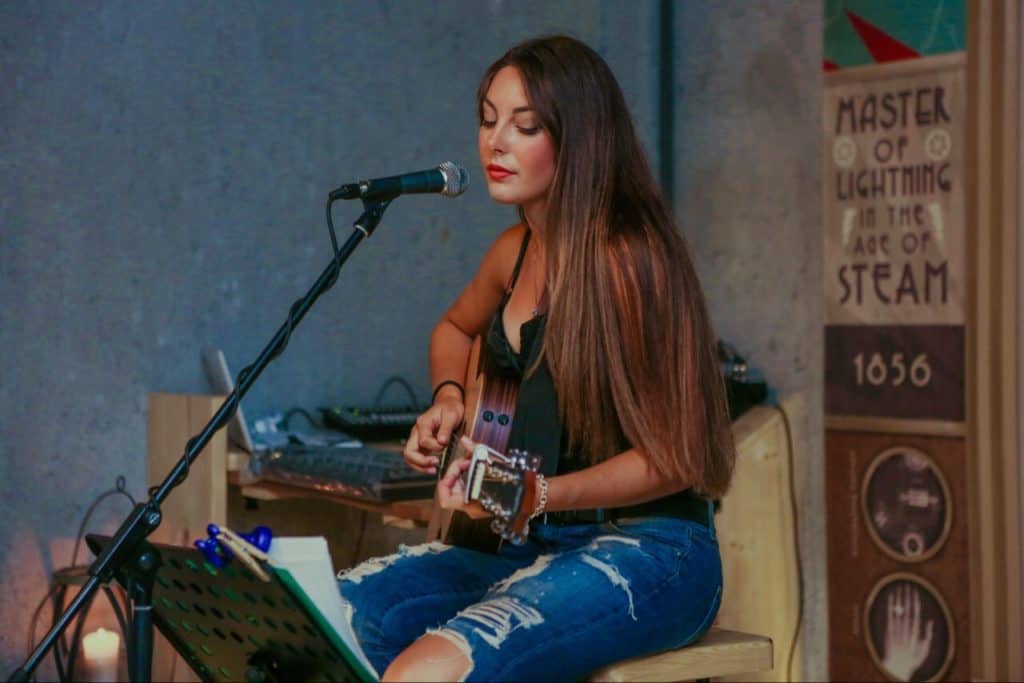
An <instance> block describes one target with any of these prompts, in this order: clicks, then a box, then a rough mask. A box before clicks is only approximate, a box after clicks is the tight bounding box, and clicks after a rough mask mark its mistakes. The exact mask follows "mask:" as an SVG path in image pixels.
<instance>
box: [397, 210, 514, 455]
mask: <svg viewBox="0 0 1024 683" xmlns="http://www.w3.org/2000/svg"><path fill="white" fill-rule="evenodd" d="M525 230H526V228H525V226H523V225H516V226H513V227H511V228H508V229H507V230H505V231H504V232H502V233H501V235H499V236H498V239H496V240H495V241H494V244H492V245H491V248H490V249H489V250H488V251H487V254H486V255H485V256H484V258H483V261H481V263H480V267H479V268H478V269H477V273H476V275H475V276H474V277H473V279H472V280H471V281H470V282H469V284H468V285H466V288H465V289H464V290H462V293H461V294H459V297H458V298H457V299H456V300H455V303H453V304H452V305H451V307H450V308H449V309H448V310H447V311H445V312H444V315H442V316H441V319H440V320H439V321H438V323H437V325H435V326H434V331H433V333H432V334H431V336H430V349H429V352H428V358H429V363H430V381H431V386H432V387H436V386H437V385H438V384H440V383H441V382H443V381H445V380H454V381H456V382H458V383H459V384H460V385H461V384H463V383H464V382H465V379H466V370H467V367H466V366H467V364H468V362H469V352H470V349H471V348H472V345H473V338H474V337H475V336H477V335H478V334H481V333H482V332H483V331H484V330H485V329H486V328H487V323H488V322H489V321H490V319H491V316H493V315H494V311H495V310H497V308H498V305H499V304H500V303H501V297H502V293H503V291H504V286H505V282H506V281H507V279H508V278H509V277H510V276H511V273H512V268H513V267H514V265H515V259H516V254H518V251H519V245H520V243H521V242H522V239H523V232H524V231H525ZM463 399H464V397H463V396H462V394H461V393H460V392H459V390H458V389H457V388H456V387H454V386H452V385H446V386H444V387H443V388H442V389H441V390H440V391H439V392H438V393H437V396H436V397H435V399H434V404H433V405H432V406H431V407H430V408H429V409H428V410H427V411H426V412H424V413H423V414H422V415H420V417H419V418H418V419H417V421H416V425H415V426H414V427H413V428H412V431H411V432H410V434H409V438H408V440H407V441H406V444H405V449H404V451H403V455H404V456H405V460H406V462H407V463H408V464H409V465H410V466H411V467H412V468H413V469H415V470H418V471H420V472H433V471H434V469H433V468H434V467H435V466H436V465H437V462H438V458H437V457H436V455H435V454H436V453H438V452H439V451H440V450H441V449H443V448H444V447H445V445H446V444H447V443H448V439H449V438H450V436H451V433H452V430H454V429H455V428H456V427H458V425H459V423H461V422H462V416H463V414H464V412H465V406H464V405H463Z"/></svg>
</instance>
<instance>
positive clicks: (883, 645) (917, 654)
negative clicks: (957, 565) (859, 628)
mask: <svg viewBox="0 0 1024 683" xmlns="http://www.w3.org/2000/svg"><path fill="white" fill-rule="evenodd" d="M864 639H865V640H866V641H867V646H868V651H869V652H870V653H871V659H872V660H873V661H874V663H875V666H877V667H878V668H879V670H880V671H882V673H884V674H885V675H886V676H887V677H888V678H889V679H890V680H894V681H937V680H940V679H941V678H942V676H943V675H945V673H946V671H947V669H949V666H950V664H952V663H953V654H954V652H955V651H956V642H955V639H956V634H955V631H954V630H953V616H952V613H951V612H950V611H949V606H948V605H947V604H946V601H945V600H943V598H942V596H941V595H939V592H938V590H936V588H935V586H933V585H932V584H931V583H929V582H928V581H926V580H925V579H923V578H922V577H920V576H915V575H914V574H908V573H902V572H901V573H897V574H890V575H889V576H885V577H883V578H882V579H881V580H880V581H879V582H878V583H877V584H875V587H874V588H873V589H871V594H870V595H869V596H868V599H867V602H865V603H864Z"/></svg>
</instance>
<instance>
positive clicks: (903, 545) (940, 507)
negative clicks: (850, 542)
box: [860, 446, 953, 562]
mask: <svg viewBox="0 0 1024 683" xmlns="http://www.w3.org/2000/svg"><path fill="white" fill-rule="evenodd" d="M860 508H861V512H862V513H863V515H864V522H865V526H866V527H867V530H868V534H869V535H870V536H871V540H872V541H874V542H875V544H876V545H877V546H878V547H879V548H881V550H882V552H884V553H885V554H886V555H888V556H889V557H892V558H893V559H896V560H899V561H900V562H923V561H925V560H927V559H928V558H930V557H932V556H933V555H935V553H937V552H938V551H939V549H940V548H941V547H942V546H943V544H944V543H945V542H946V539H947V538H948V537H949V531H950V528H951V527H952V522H953V510H952V498H951V497H950V493H949V484H948V483H947V482H946V477H945V476H944V475H943V474H942V471H941V470H940V469H939V467H938V465H937V464H936V463H935V461H934V460H933V459H932V458H931V457H930V456H928V455H927V454H925V453H924V452H923V451H921V450H918V449H917V448H911V447H909V446H897V447H895V448H889V449H886V450H884V451H882V452H881V453H879V454H878V455H876V456H875V458H874V460H872V461H871V464H870V465H869V466H868V470H867V473H866V474H865V475H864V480H863V482H861V495H860Z"/></svg>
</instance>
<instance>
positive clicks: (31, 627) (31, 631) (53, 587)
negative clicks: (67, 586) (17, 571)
mask: <svg viewBox="0 0 1024 683" xmlns="http://www.w3.org/2000/svg"><path fill="white" fill-rule="evenodd" d="M61 588H62V586H61V585H60V584H57V583H52V584H50V590H49V592H47V594H46V595H44V596H43V599H42V600H40V601H39V604H38V605H36V610H35V612H33V613H32V619H30V620H29V623H28V645H27V647H26V648H25V658H26V659H28V657H29V656H30V655H31V654H32V648H33V647H34V646H35V633H36V626H37V625H38V623H39V613H40V612H42V611H43V606H44V605H46V602H47V601H48V600H49V599H50V598H54V599H56V595H55V594H56V593H57V592H59V591H60V589H61ZM54 614H56V605H54ZM58 642H59V641H58ZM55 659H56V656H55ZM57 670H58V673H60V671H61V667H60V665H59V663H58V667H57Z"/></svg>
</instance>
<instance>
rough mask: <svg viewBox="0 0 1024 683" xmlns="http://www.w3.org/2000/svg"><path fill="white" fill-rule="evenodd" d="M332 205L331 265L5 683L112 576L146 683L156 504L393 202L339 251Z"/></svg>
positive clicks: (372, 212)
mask: <svg viewBox="0 0 1024 683" xmlns="http://www.w3.org/2000/svg"><path fill="white" fill-rule="evenodd" d="M336 199H338V197H335V196H333V193H332V196H329V198H328V201H327V224H328V227H329V229H330V234H331V242H332V245H333V247H334V258H333V259H331V262H330V263H329V264H328V265H327V267H326V268H325V269H324V270H323V272H322V273H321V274H320V277H319V278H317V280H316V282H315V283H314V284H313V286H312V287H311V288H310V289H309V291H308V292H307V293H306V295H305V296H304V297H303V298H301V299H299V300H297V301H296V302H295V303H294V304H292V307H291V309H290V310H289V312H288V319H287V320H286V321H285V322H284V324H282V325H281V327H279V328H278V330H277V333H276V334H275V335H274V337H273V338H272V339H271V340H270V342H269V343H268V344H267V345H266V346H265V347H264V348H263V351H262V352H260V355H259V357H258V358H257V359H256V361H255V362H253V363H252V364H251V365H250V366H248V367H246V368H245V369H243V370H242V371H241V372H240V373H238V379H237V382H236V384H235V389H234V391H232V392H231V393H230V394H229V395H228V397H227V398H226V399H225V400H224V403H222V404H221V406H220V408H219V409H218V410H217V412H216V414H214V416H213V417H212V418H210V421H209V422H207V423H206V426H205V427H203V429H202V430H201V431H200V432H199V433H198V434H197V435H195V436H193V437H192V438H191V439H189V441H188V442H187V444H186V446H185V454H184V455H183V456H182V457H181V460H179V461H178V463H177V464H176V465H175V466H174V468H173V469H172V470H171V472H170V473H169V474H168V475H167V477H166V478H165V479H164V481H163V483H161V484H160V485H159V486H154V487H152V488H150V489H149V495H150V498H149V500H148V501H147V502H145V503H139V504H138V505H136V506H135V508H134V510H133V511H132V512H131V514H129V515H128V517H127V519H125V521H124V522H123V523H122V524H121V527H120V528H119V529H118V530H117V533H116V534H115V535H114V537H113V538H112V539H111V540H110V542H109V543H108V544H107V545H106V547H105V548H104V549H103V552H101V553H100V555H99V557H97V558H96V561H95V562H93V563H92V565H91V566H90V567H89V579H88V581H87V582H86V583H85V585H84V586H83V587H82V589H81V590H79V592H78V594H77V595H76V596H75V599H74V600H72V602H71V604H70V605H69V606H68V608H67V610H65V612H64V614H63V615H61V617H60V619H59V620H58V621H57V623H56V624H55V625H54V627H53V628H52V629H51V630H50V632H49V633H48V634H47V635H46V637H45V638H43V640H42V642H41V643H40V644H39V645H38V646H37V647H36V649H35V651H33V652H32V654H31V655H30V656H29V658H28V659H27V660H25V663H24V664H23V665H22V666H21V667H20V668H18V669H15V670H14V671H13V672H12V673H11V675H10V677H9V678H8V679H7V680H8V681H19V682H20V681H28V680H29V677H30V676H31V675H32V672H34V671H35V670H36V668H37V667H38V666H39V664H40V662H41V661H42V659H43V657H45V656H46V653H47V652H48V651H49V650H50V648H51V647H53V645H54V643H55V642H56V640H57V639H58V638H59V637H60V636H61V634H62V633H63V632H64V630H65V629H66V628H67V627H68V625H69V624H71V622H72V621H73V620H74V618H75V616H76V615H77V614H78V612H79V611H81V610H82V609H83V607H84V606H86V605H88V604H89V602H90V601H91V600H92V597H93V595H94V594H95V593H96V591H97V590H98V589H99V587H100V585H102V584H106V583H109V582H110V580H111V579H112V578H114V577H115V576H117V577H118V578H119V579H122V583H123V584H124V585H125V586H126V587H127V588H128V595H129V598H130V600H131V601H132V614H131V633H130V634H129V643H128V666H129V672H130V673H129V676H130V678H131V680H132V681H137V682H141V683H148V682H149V681H150V679H151V677H152V663H153V662H152V659H153V617H152V612H151V608H152V600H153V581H154V578H155V575H156V571H157V569H159V567H160V562H161V561H160V553H159V552H158V551H157V550H156V548H154V547H153V546H152V545H151V544H150V543H148V542H147V541H146V537H148V536H149V535H150V534H151V533H153V531H154V530H155V529H156V528H157V527H158V526H159V525H160V520H161V518H162V515H161V512H160V504H161V503H162V502H163V501H164V500H165V499H166V498H167V496H168V495H170V493H171V491H172V490H173V489H174V488H175V487H176V486H178V485H179V484H181V483H183V482H184V481H185V479H186V478H187V477H188V472H189V467H190V466H191V464H192V462H193V461H194V460H195V459H196V458H197V457H198V456H199V453H200V452H202V450H203V448H204V447H205V446H206V444H207V443H208V442H209V441H210V439H211V438H212V437H213V435H214V434H215V433H216V432H217V431H218V430H219V429H221V428H222V427H223V426H224V425H225V424H227V422H228V421H229V420H230V419H231V417H232V415H234V414H235V411H236V410H237V409H238V403H239V401H240V400H241V398H242V397H243V396H245V394H246V393H247V392H248V391H249V388H250V387H251V386H252V384H253V383H254V382H255V381H256V379H257V378H258V377H259V376H260V374H261V373H262V372H263V370H264V369H265V368H266V367H267V365H268V364H269V363H270V361H272V360H273V359H274V358H276V357H277V356H279V355H280V354H281V352H282V351H284V348H285V346H287V344H288V337H289V336H290V335H291V331H292V329H293V328H294V327H295V326H296V325H298V323H299V322H300V321H301V320H302V319H303V318H304V317H305V315H306V313H307V312H308V311H309V309H310V308H311V307H312V306H313V304H314V303H315V302H316V300H317V299H318V298H319V297H320V295H321V294H323V293H324V292H326V291H327V290H328V289H330V288H331V287H332V286H334V283H335V282H337V280H338V275H339V273H340V271H341V267H342V266H343V265H344V264H345V262H346V261H347V260H348V257H349V256H350V255H351V254H352V252H353V251H355V248H356V247H357V246H359V243H360V242H362V240H363V238H365V237H369V236H370V235H371V234H373V231H374V230H375V229H376V228H377V225H378V224H379V223H380V219H381V217H382V216H383V215H384V210H385V209H387V207H388V205H389V204H390V203H391V200H392V199H393V197H391V198H386V199H382V200H379V201H372V202H371V201H367V200H363V208H364V211H363V213H362V215H361V216H360V217H359V218H358V219H357V220H356V222H355V223H353V230H352V234H351V235H350V236H349V238H348V240H346V242H345V243H344V244H343V245H342V246H341V248H340V249H339V248H338V244H337V241H336V239H335V236H334V224H333V222H332V220H331V204H332V203H333V202H334V201H335V200H336Z"/></svg>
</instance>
